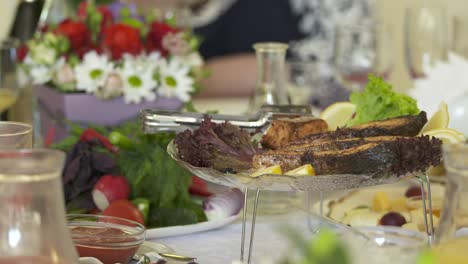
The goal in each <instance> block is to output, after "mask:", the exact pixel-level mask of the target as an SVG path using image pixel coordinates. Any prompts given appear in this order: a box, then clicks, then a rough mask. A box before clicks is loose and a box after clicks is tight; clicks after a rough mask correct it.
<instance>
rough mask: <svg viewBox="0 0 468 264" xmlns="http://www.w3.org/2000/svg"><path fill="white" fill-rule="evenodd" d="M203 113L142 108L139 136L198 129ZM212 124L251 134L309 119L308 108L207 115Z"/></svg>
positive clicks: (280, 107) (270, 107)
mask: <svg viewBox="0 0 468 264" xmlns="http://www.w3.org/2000/svg"><path fill="white" fill-rule="evenodd" d="M206 115H207V114H202V113H187V112H178V111H167V110H158V109H145V110H142V111H141V123H142V130H143V133H147V134H153V133H157V132H162V131H175V132H180V131H184V130H186V129H195V128H198V127H199V126H200V124H201V122H203V120H204V118H205V116H206ZM209 116H210V117H211V121H212V122H214V123H224V122H226V121H227V122H229V123H231V124H233V125H236V126H238V127H241V128H243V129H246V130H252V131H265V130H266V129H268V127H269V126H270V125H271V123H272V122H273V121H274V120H277V119H280V118H286V117H303V116H308V117H313V115H312V108H311V106H310V105H265V106H263V107H261V109H260V110H259V111H258V112H257V113H256V114H253V115H247V116H241V115H219V114H210V115H209Z"/></svg>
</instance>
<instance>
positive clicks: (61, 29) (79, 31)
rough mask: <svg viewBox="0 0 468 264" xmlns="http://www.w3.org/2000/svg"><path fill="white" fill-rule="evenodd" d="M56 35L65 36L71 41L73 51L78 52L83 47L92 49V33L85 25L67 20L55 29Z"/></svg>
mask: <svg viewBox="0 0 468 264" xmlns="http://www.w3.org/2000/svg"><path fill="white" fill-rule="evenodd" d="M55 33H56V34H59V35H63V36H65V37H66V38H67V39H68V40H69V41H70V46H71V49H72V51H74V52H77V51H78V50H80V49H83V47H90V46H92V44H91V32H90V31H89V29H88V27H87V26H86V24H85V23H83V22H79V21H73V20H70V19H66V20H64V21H62V23H60V24H59V25H58V27H57V28H56V29H55Z"/></svg>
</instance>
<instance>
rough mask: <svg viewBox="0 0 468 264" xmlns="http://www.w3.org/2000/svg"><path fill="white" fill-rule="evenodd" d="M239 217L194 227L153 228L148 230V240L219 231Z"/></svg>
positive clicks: (230, 217) (207, 222)
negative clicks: (218, 229)
mask: <svg viewBox="0 0 468 264" xmlns="http://www.w3.org/2000/svg"><path fill="white" fill-rule="evenodd" d="M238 217H239V215H234V216H229V217H226V218H221V219H216V220H209V221H206V222H201V223H197V224H193V225H182V226H170V227H162V228H152V229H148V230H146V239H155V238H161V237H170V236H180V235H188V234H193V233H197V232H203V231H208V230H213V229H217V228H220V227H223V226H225V225H228V224H230V223H232V222H234V221H235V220H236V219H237V218H238Z"/></svg>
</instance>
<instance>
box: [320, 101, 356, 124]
mask: <svg viewBox="0 0 468 264" xmlns="http://www.w3.org/2000/svg"><path fill="white" fill-rule="evenodd" d="M355 110H356V105H354V104H352V103H350V102H337V103H334V104H331V105H330V106H328V107H327V108H325V110H323V111H322V113H320V118H321V119H323V120H325V121H326V122H327V124H328V129H329V130H331V131H333V130H336V129H337V128H338V127H342V126H344V125H346V123H347V122H348V121H349V120H350V119H351V118H352V117H353V114H354V111H355Z"/></svg>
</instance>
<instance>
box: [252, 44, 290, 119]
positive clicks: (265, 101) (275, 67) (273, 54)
mask: <svg viewBox="0 0 468 264" xmlns="http://www.w3.org/2000/svg"><path fill="white" fill-rule="evenodd" d="M253 47H254V49H255V54H256V56H257V84H256V88H255V91H254V94H253V96H252V97H251V99H250V105H249V109H248V113H249V114H254V113H256V112H258V110H260V108H261V107H262V106H263V105H288V104H291V100H290V98H289V95H288V92H287V89H286V72H285V60H286V51H287V49H288V45H287V44H284V43H277V42H264V43H256V44H254V45H253Z"/></svg>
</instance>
